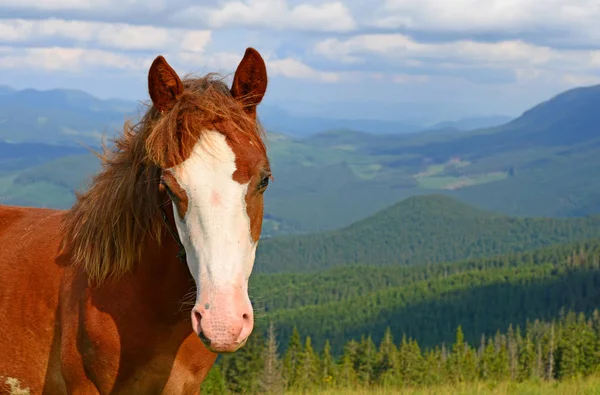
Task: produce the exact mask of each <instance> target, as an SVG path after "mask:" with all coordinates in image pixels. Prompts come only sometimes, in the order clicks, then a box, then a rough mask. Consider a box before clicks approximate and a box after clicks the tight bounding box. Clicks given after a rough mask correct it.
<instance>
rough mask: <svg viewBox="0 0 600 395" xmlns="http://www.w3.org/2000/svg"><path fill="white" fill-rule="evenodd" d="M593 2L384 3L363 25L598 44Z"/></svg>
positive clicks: (598, 14)
mask: <svg viewBox="0 0 600 395" xmlns="http://www.w3.org/2000/svg"><path fill="white" fill-rule="evenodd" d="M599 18H600V2H598V1H597V0H453V1H446V0H385V1H384V3H383V6H382V7H380V8H379V9H377V10H376V11H375V13H374V16H372V17H371V20H370V21H365V23H366V24H369V25H372V26H378V27H382V28H391V29H396V28H404V29H408V30H411V31H429V32H457V33H470V34H473V33H483V32H488V33H489V32H492V33H498V34H501V35H506V34H512V33H527V32H528V33H539V34H540V35H548V36H552V34H548V33H559V34H560V36H562V37H565V36H567V37H570V39H577V40H579V41H587V42H590V43H591V42H593V41H590V40H594V39H598V38H600V24H598V22H597V21H598V19H599Z"/></svg>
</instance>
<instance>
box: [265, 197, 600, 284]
mask: <svg viewBox="0 0 600 395" xmlns="http://www.w3.org/2000/svg"><path fill="white" fill-rule="evenodd" d="M589 237H600V216H594V217H588V218H569V219H553V218H514V217H509V216H506V215H501V214H495V213H491V212H486V211H482V210H478V209H475V208H473V207H471V206H468V205H466V204H464V203H461V202H458V201H456V200H454V199H452V198H450V197H447V196H443V195H431V196H417V197H411V198H408V199H406V200H404V201H402V202H400V203H397V204H395V205H393V206H391V207H389V208H387V209H384V210H382V211H380V212H378V213H376V214H375V215H373V216H371V217H369V218H366V219H364V220H361V221H359V222H357V223H355V224H353V225H351V226H348V227H346V228H343V229H340V230H336V231H328V232H322V233H316V234H310V235H294V236H281V237H276V238H272V239H267V240H263V241H262V242H261V244H260V247H259V248H258V251H257V258H256V259H257V260H256V266H255V268H256V269H255V270H257V271H258V272H300V271H314V270H321V269H325V268H329V267H333V266H340V265H350V264H368V265H385V264H395V265H398V264H400V265H410V264H424V263H440V262H448V261H456V260H461V259H468V258H476V257H483V256H492V255H497V254H504V253H514V252H522V251H526V250H530V249H533V248H539V247H543V246H548V245H552V244H556V243H568V242H573V241H578V240H583V239H586V238H589Z"/></svg>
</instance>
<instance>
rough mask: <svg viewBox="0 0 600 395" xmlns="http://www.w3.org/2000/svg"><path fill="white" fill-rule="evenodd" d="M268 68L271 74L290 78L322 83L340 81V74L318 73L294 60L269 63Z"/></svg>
mask: <svg viewBox="0 0 600 395" xmlns="http://www.w3.org/2000/svg"><path fill="white" fill-rule="evenodd" d="M267 67H268V70H269V72H270V73H273V74H274V75H281V76H284V77H288V78H301V79H315V80H319V81H322V82H337V81H339V80H340V75H339V74H338V73H333V72H326V71H318V70H315V69H313V68H311V67H309V66H307V65H306V64H304V63H302V62H300V61H299V60H296V59H292V58H286V59H278V60H272V61H267Z"/></svg>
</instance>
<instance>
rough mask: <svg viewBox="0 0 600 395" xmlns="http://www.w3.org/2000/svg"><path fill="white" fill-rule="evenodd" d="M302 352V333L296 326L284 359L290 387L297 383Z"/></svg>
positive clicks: (285, 376)
mask: <svg viewBox="0 0 600 395" xmlns="http://www.w3.org/2000/svg"><path fill="white" fill-rule="evenodd" d="M301 353H302V343H301V342H300V333H299V332H298V329H297V328H296V327H294V329H293V331H292V336H291V337H290V342H289V345H288V347H287V351H286V353H285V357H284V361H283V375H284V379H285V381H286V383H287V387H288V388H292V387H294V386H295V384H296V374H297V371H298V363H299V361H300V357H301Z"/></svg>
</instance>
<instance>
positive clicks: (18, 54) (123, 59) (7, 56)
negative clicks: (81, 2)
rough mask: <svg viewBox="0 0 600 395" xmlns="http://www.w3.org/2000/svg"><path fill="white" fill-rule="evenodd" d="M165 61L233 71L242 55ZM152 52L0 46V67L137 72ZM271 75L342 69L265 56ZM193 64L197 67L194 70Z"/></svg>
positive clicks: (176, 56) (324, 77)
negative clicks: (322, 69)
mask: <svg viewBox="0 0 600 395" xmlns="http://www.w3.org/2000/svg"><path fill="white" fill-rule="evenodd" d="M165 58H166V59H167V61H168V62H169V63H170V64H171V65H172V66H173V67H174V68H175V70H177V72H178V73H179V74H180V75H185V74H189V73H202V74H204V73H206V72H209V71H211V72H212V71H216V72H219V73H222V74H225V75H226V74H232V73H233V72H234V71H235V68H236V67H237V65H238V64H239V62H240V60H241V58H242V55H241V54H234V53H227V52H219V53H214V54H203V53H199V52H185V51H183V52H181V51H175V52H171V53H167V54H166V55H165ZM152 60H153V57H152V56H148V55H144V54H135V53H133V54H132V53H123V52H111V51H106V50H98V49H85V48H67V47H58V46H54V47H25V48H19V47H7V46H4V47H2V46H0V68H3V69H29V70H44V71H66V72H85V71H90V70H94V69H119V70H126V71H127V70H129V71H134V72H136V73H138V72H142V73H145V72H147V70H148V68H149V67H150V64H151V62H152ZM265 62H266V63H267V71H268V73H269V75H270V76H282V77H286V78H290V79H301V80H313V81H321V82H337V81H339V80H340V79H341V77H342V76H343V75H344V73H333V72H327V71H320V70H317V69H314V68H312V67H310V66H308V65H306V64H304V63H303V62H301V61H300V60H297V59H293V58H284V59H277V58H269V57H267V58H266V59H265ZM195 68H196V70H194V69H195ZM347 75H349V74H347Z"/></svg>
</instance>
